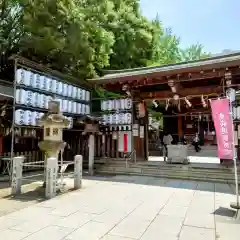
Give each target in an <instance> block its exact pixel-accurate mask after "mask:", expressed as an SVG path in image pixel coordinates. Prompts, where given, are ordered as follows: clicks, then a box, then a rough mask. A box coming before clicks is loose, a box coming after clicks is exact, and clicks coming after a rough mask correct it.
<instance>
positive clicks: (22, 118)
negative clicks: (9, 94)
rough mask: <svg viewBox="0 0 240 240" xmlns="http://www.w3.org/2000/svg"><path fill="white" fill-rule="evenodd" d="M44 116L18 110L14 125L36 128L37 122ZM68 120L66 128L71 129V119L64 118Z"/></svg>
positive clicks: (38, 113) (39, 113) (41, 113)
mask: <svg viewBox="0 0 240 240" xmlns="http://www.w3.org/2000/svg"><path fill="white" fill-rule="evenodd" d="M43 115H44V113H43V112H33V111H29V110H23V109H18V110H16V111H15V124H16V125H27V126H38V120H39V119H40V118H41V117H42V116H43ZM65 118H66V119H68V120H69V126H68V128H72V125H73V118H71V117H65Z"/></svg>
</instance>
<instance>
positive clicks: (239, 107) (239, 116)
mask: <svg viewBox="0 0 240 240" xmlns="http://www.w3.org/2000/svg"><path fill="white" fill-rule="evenodd" d="M237 119H240V106H238V107H237Z"/></svg>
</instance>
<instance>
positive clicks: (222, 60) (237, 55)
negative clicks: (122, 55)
mask: <svg viewBox="0 0 240 240" xmlns="http://www.w3.org/2000/svg"><path fill="white" fill-rule="evenodd" d="M237 61H240V51H239V52H234V53H231V54H221V55H218V56H215V57H210V58H206V59H202V60H196V61H189V62H181V63H177V64H171V65H162V66H157V67H156V66H155V67H143V68H134V69H123V70H117V71H114V72H115V73H110V74H106V75H104V76H103V77H100V78H94V79H88V80H89V81H90V82H94V83H99V84H101V83H106V82H109V81H110V80H111V81H114V80H115V81H119V80H120V79H121V78H126V77H133V76H141V75H148V74H153V73H168V74H171V73H172V72H176V71H182V70H187V69H189V70H190V69H193V68H198V69H202V70H204V69H208V68H211V67H213V66H216V67H218V66H221V65H223V64H225V65H226V64H230V63H233V62H237ZM109 72H111V71H109ZM112 72H113V71H112Z"/></svg>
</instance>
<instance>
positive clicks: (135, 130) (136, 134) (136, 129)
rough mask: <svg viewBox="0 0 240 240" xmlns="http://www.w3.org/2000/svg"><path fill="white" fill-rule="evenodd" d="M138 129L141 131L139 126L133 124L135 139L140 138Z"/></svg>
mask: <svg viewBox="0 0 240 240" xmlns="http://www.w3.org/2000/svg"><path fill="white" fill-rule="evenodd" d="M138 129H139V126H138V124H133V136H134V137H138Z"/></svg>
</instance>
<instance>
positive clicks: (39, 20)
mask: <svg viewBox="0 0 240 240" xmlns="http://www.w3.org/2000/svg"><path fill="white" fill-rule="evenodd" d="M0 18H1V22H0V52H1V55H4V56H9V55H11V54H12V53H19V54H21V55H23V56H25V57H27V58H29V59H30V60H34V61H36V62H41V63H43V64H46V65H48V66H49V67H51V68H54V69H56V70H60V71H62V72H65V73H68V74H72V75H74V76H76V77H79V79H81V78H91V77H96V76H98V75H99V74H101V71H102V70H103V69H115V70H117V69H123V68H135V67H146V66H149V65H163V64H174V63H177V62H180V61H185V60H186V61H188V60H196V59H200V58H203V57H206V56H209V54H208V53H206V52H204V50H203V47H202V45H200V44H195V45H192V46H190V47H188V48H186V49H181V47H180V38H179V37H177V36H176V35H175V34H174V33H173V32H172V30H171V29H165V28H164V26H163V23H162V22H161V21H160V20H159V17H156V19H154V20H153V21H151V20H148V19H147V18H146V17H144V16H143V15H142V13H141V11H140V6H139V1H138V0H58V1H56V0H48V1H46V0H34V1H29V0H1V2H0Z"/></svg>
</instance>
